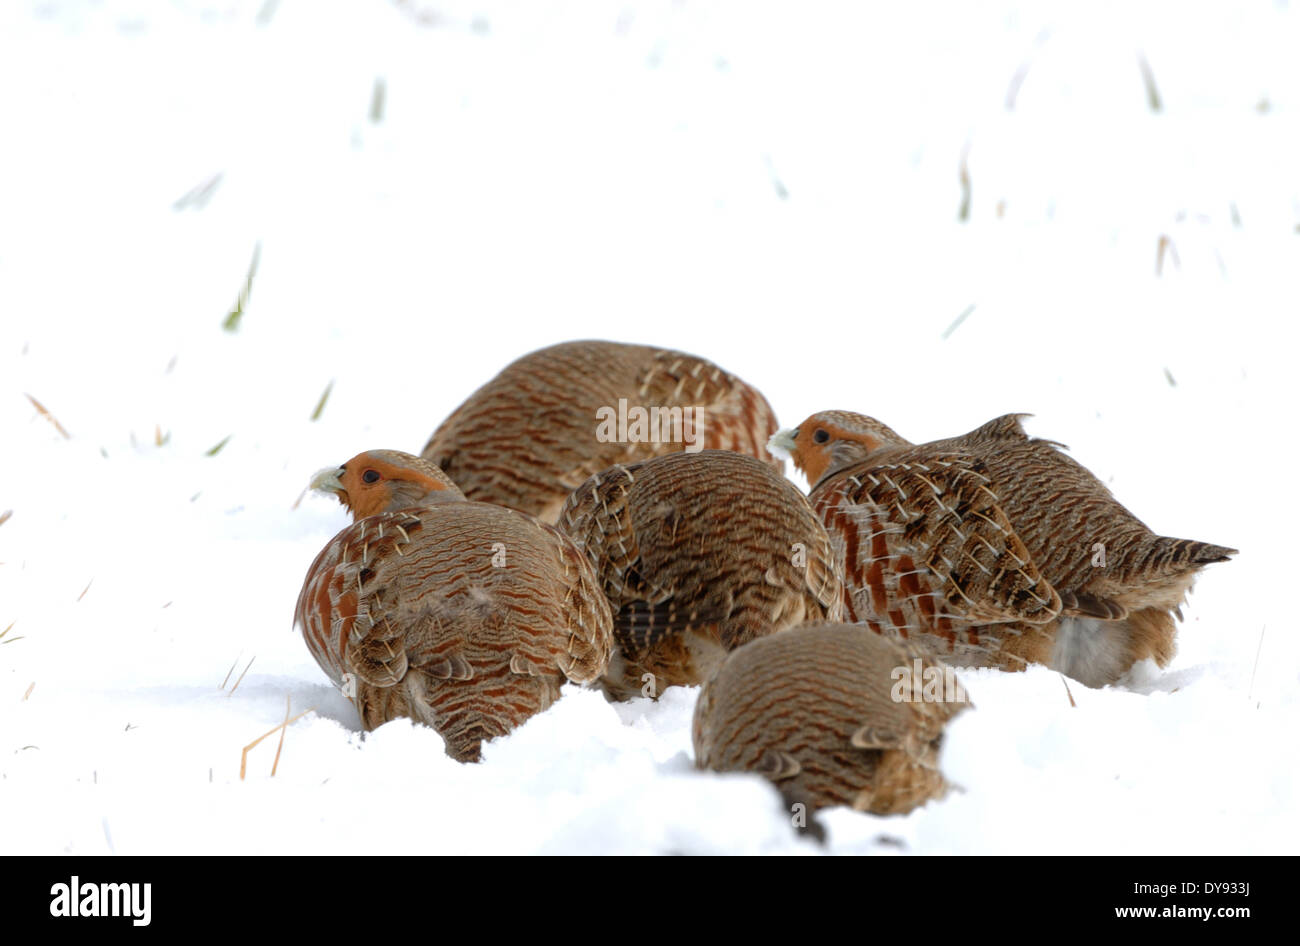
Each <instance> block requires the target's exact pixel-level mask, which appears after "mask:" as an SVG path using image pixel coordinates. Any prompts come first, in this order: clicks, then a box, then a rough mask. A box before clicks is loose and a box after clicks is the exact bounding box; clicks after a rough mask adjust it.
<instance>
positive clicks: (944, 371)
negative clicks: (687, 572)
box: [0, 0, 1300, 854]
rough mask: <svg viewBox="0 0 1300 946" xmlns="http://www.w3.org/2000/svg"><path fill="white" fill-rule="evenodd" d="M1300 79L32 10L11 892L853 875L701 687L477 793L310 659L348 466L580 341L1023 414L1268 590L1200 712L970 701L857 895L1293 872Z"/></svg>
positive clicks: (840, 829) (1038, 26)
mask: <svg viewBox="0 0 1300 946" xmlns="http://www.w3.org/2000/svg"><path fill="white" fill-rule="evenodd" d="M1297 49H1300V9H1296V8H1295V4H1294V3H1292V4H1288V3H1283V2H1276V3H1273V2H1256V3H1232V4H1218V3H1215V4H1188V3H1181V2H1177V3H1176V2H1169V3H1115V4H1100V3H1086V4H1085V3H1073V2H1070V3H1060V4H1043V5H1028V4H1023V5H1022V4H1015V5H1012V4H991V3H979V4H968V3H952V4H940V5H936V4H887V5H883V4H882V5H876V4H871V5H868V4H859V3H843V4H830V3H797V4H796V3H785V4H762V3H755V2H751V0H734V2H705V0H683V2H676V3H669V2H660V3H649V2H646V3H633V2H625V3H610V2H598V0H591V2H586V3H581V2H568V3H541V2H534V0H516V2H510V3H504V2H503V3H493V2H487V0H481V2H462V0H447V2H436V3H434V2H428V0H421V2H412V3H396V2H381V0H371V2H356V0H352V2H332V3H321V2H310V3H309V2H305V0H281V2H279V3H276V2H275V0H269V2H263V0H252V2H247V3H236V2H217V0H212V2H204V0H191V2H181V0H176V2H170V3H169V2H162V0H157V2H146V0H136V2H90V0H85V2H73V0H68V2H53V0H43V2H30V3H19V2H14V3H5V4H0V433H2V434H3V439H2V440H0V443H2V444H3V446H2V447H0V451H2V453H0V516H4V515H5V514H6V511H8V510H11V511H12V515H11V516H9V518H8V519H7V521H4V522H3V523H0V631H5V630H6V628H7V632H6V633H5V635H4V636H3V637H0V707H3V709H2V710H0V852H3V853H58V852H72V853H82V854H94V853H104V852H108V851H115V852H117V853H120V854H136V853H217V852H220V853H244V852H320V853H343V852H352V851H358V852H374V853H386V852H451V853H456V852H533V851H541V852H696V853H705V852H788V853H813V852H816V851H818V850H822V849H820V848H818V847H817V846H816V845H814V844H813V843H812V842H811V841H807V840H797V839H796V838H795V837H794V835H793V833H792V832H791V831H790V828H789V823H788V820H789V819H788V814H785V813H783V812H782V811H781V810H780V808H779V806H778V803H777V801H776V796H775V795H774V793H772V792H771V791H770V789H769V788H768V787H767V786H766V784H765V783H764V782H762V781H760V780H759V779H758V778H757V777H749V776H726V777H723V776H712V775H703V774H699V773H696V772H695V771H694V770H693V769H692V765H691V745H690V725H689V723H690V715H691V711H692V707H693V703H694V699H695V691H693V690H684V689H675V690H671V691H669V692H668V693H667V694H666V695H665V696H664V698H663V699H662V700H660V702H658V703H657V704H656V703H651V702H649V701H644V700H642V701H634V702H632V703H629V704H626V705H620V706H612V705H609V704H607V703H606V702H605V701H604V700H603V699H602V698H601V697H600V696H599V695H598V694H596V693H594V692H590V691H582V690H578V689H576V688H570V689H569V690H568V691H567V693H566V695H565V697H564V698H563V699H562V700H561V701H560V702H559V703H558V704H557V705H556V706H555V707H553V708H552V709H551V710H550V711H548V712H547V713H545V714H542V715H541V716H539V717H536V718H534V719H533V720H531V721H530V722H529V723H527V724H526V725H525V726H524V727H522V728H521V729H519V730H517V731H516V732H514V733H512V734H511V735H510V736H508V737H506V738H504V739H501V740H498V741H496V742H494V743H491V744H489V745H487V746H486V747H485V750H484V760H485V761H484V763H483V764H482V765H478V766H462V765H458V764H457V763H454V762H452V761H451V760H449V759H448V758H446V757H445V756H444V755H443V753H442V746H441V741H440V739H439V737H438V736H437V735H436V734H435V733H433V732H432V731H430V730H427V729H422V728H419V727H416V726H413V725H411V724H408V723H406V722H396V723H391V724H389V725H387V726H384V727H382V728H381V729H379V730H378V731H376V732H375V733H373V734H370V735H369V736H368V737H367V738H366V739H365V740H364V741H363V740H362V738H361V736H360V733H359V732H358V726H357V721H356V718H355V714H354V713H353V711H352V709H351V707H350V705H349V704H348V702H347V701H346V700H345V699H344V698H343V697H342V696H341V695H340V694H338V693H337V692H336V691H335V690H334V689H333V688H331V687H330V686H329V684H328V683H327V681H326V678H325V676H324V675H323V674H322V673H321V671H320V670H319V669H318V668H317V667H316V665H315V663H314V662H313V661H312V659H311V657H310V656H309V654H308V652H307V649H306V647H305V646H304V644H303V642H302V640H301V639H300V638H299V637H298V635H297V634H296V633H294V632H293V631H292V629H291V616H292V609H293V603H294V600H295V597H296V595H297V593H298V589H299V587H300V584H301V581H302V578H303V575H304V573H305V571H306V568H307V566H308V564H309V563H310V562H311V560H312V558H313V556H314V555H315V553H316V552H317V551H318V549H319V548H320V547H321V546H322V545H323V544H324V543H325V542H326V540H327V539H328V538H329V537H330V536H331V535H333V533H334V532H335V531H337V530H338V529H339V528H341V527H342V525H343V524H344V523H345V521H346V518H345V514H344V512H343V510H342V509H341V508H340V507H339V506H338V505H337V504H334V503H332V502H330V501H327V500H325V499H322V498H320V497H316V496H310V497H308V498H306V499H303V500H302V502H301V504H299V505H298V506H297V507H296V508H295V500H296V499H298V497H299V494H300V493H301V491H302V488H303V486H304V485H305V483H306V481H307V479H308V478H309V476H310V475H311V473H312V472H313V471H314V470H316V469H317V468H319V467H322V466H325V465H329V464H334V463H338V462H341V461H342V460H345V459H347V458H348V457H350V456H352V455H353V454H355V453H357V452H358V451H360V450H361V449H365V448H371V447H393V448H403V449H408V450H416V451H418V450H419V448H420V447H422V446H423V444H424V442H425V439H426V437H427V436H428V434H429V433H430V432H431V431H432V430H433V428H434V427H435V426H436V424H437V423H438V422H439V421H440V420H441V419H442V418H443V417H444V416H445V415H446V414H447V413H448V411H450V410H451V409H452V408H453V407H454V406H455V405H456V404H457V403H459V402H460V400H461V399H462V398H464V397H465V395H467V394H468V393H469V392H470V391H471V390H472V389H473V388H474V387H476V386H477V385H478V384H480V383H481V382H483V381H485V380H486V379H487V378H488V377H490V376H491V375H492V374H493V373H495V372H496V371H497V370H498V369H499V368H500V367H501V366H503V365H504V364H506V363H507V362H508V361H510V360H511V359H513V358H515V357H516V356H518V355H519V354H522V353H524V352H526V351H529V350H531V349H534V348H537V347H540V346H542V345H546V344H549V343H552V342H555V341H560V340H564V339H570V338H579V337H602V338H613V339H619V340H624V341H640V342H653V343H658V344H663V345H668V346H672V347H677V348H683V349H686V350H689V351H692V352H696V353H698V354H701V355H704V356H706V357H709V358H713V359H714V360H716V361H718V362H719V363H721V364H722V365H724V366H725V367H727V368H728V369H730V370H732V371H734V372H736V373H738V374H740V375H741V376H742V377H744V378H745V379H747V380H749V381H751V382H752V383H754V384H756V385H757V386H758V387H759V388H761V389H762V390H763V391H764V392H765V393H766V394H767V396H768V398H769V399H770V400H771V402H772V404H773V405H774V406H775V408H776V410H777V411H778V413H779V414H780V416H781V418H782V420H783V421H784V422H786V423H789V424H794V423H797V422H798V421H800V420H802V419H803V418H804V417H805V416H807V415H808V414H810V413H812V412H813V411H816V410H820V409H827V408H844V409H851V410H858V411H862V412H864V413H869V414H873V415H875V416H877V417H879V418H881V419H882V420H884V421H885V422H886V423H888V424H890V425H891V426H893V427H894V428H895V429H897V430H898V431H899V432H900V433H902V434H904V435H905V436H908V437H911V438H912V439H914V440H925V439H932V438H935V437H940V436H948V435H953V434H956V433H959V432H962V431H965V430H968V429H970V428H971V427H974V426H976V425H977V424H979V423H982V422H983V421H985V420H987V419H989V418H991V417H993V416H995V415H997V414H1001V413H1005V412H1008V411H1030V412H1033V413H1034V414H1035V415H1036V416H1035V418H1034V419H1033V420H1032V421H1031V422H1030V429H1031V431H1032V432H1033V433H1036V434H1039V435H1042V436H1048V437H1050V438H1052V439H1056V440H1060V441H1063V442H1065V443H1067V444H1069V445H1070V446H1071V448H1072V451H1073V455H1074V456H1076V457H1077V458H1078V459H1079V460H1081V461H1082V462H1084V463H1085V464H1087V465H1088V466H1089V467H1090V468H1092V469H1093V470H1094V471H1096V472H1097V473H1098V474H1099V475H1100V476H1101V477H1102V479H1103V480H1105V481H1106V482H1108V483H1109V484H1110V485H1111V487H1112V488H1113V489H1114V491H1115V492H1116V494H1117V495H1118V497H1119V498H1120V499H1121V500H1122V501H1123V502H1125V503H1126V504H1128V505H1129V506H1130V507H1131V508H1132V509H1133V510H1134V511H1135V512H1136V513H1137V514H1138V515H1139V516H1141V517H1142V518H1143V519H1144V520H1146V521H1147V523H1148V524H1149V525H1151V526H1152V527H1153V528H1155V529H1156V530H1158V531H1161V532H1165V533H1168V534H1173V535H1179V536H1184V537H1189V538H1197V539H1204V540H1208V541H1213V542H1218V543H1222V544H1225V545H1231V546H1235V547H1237V548H1239V549H1241V554H1240V555H1239V556H1238V557H1237V558H1236V559H1235V560H1234V561H1232V562H1231V563H1228V564H1224V565H1216V566H1212V567H1211V568H1209V569H1208V571H1207V573H1206V574H1205V575H1204V576H1203V578H1202V580H1201V582H1200V584H1199V586H1198V587H1197V589H1196V593H1195V594H1194V595H1193V597H1192V598H1191V600H1190V602H1189V606H1188V607H1187V608H1186V609H1185V613H1186V614H1187V620H1186V622H1185V623H1184V624H1183V625H1182V629H1181V631H1180V634H1179V654H1178V657H1177V658H1176V660H1175V661H1174V663H1173V664H1172V665H1171V666H1170V667H1169V668H1167V669H1165V670H1164V671H1158V670H1156V669H1155V668H1154V667H1144V668H1139V670H1138V671H1137V672H1135V674H1134V675H1133V678H1132V679H1130V680H1129V681H1126V685H1124V686H1120V687H1114V688H1110V689H1107V690H1102V691H1093V690H1088V689H1086V688H1084V687H1083V686H1081V685H1078V684H1071V685H1070V687H1069V689H1070V692H1071V693H1072V694H1073V699H1074V701H1075V702H1076V703H1077V706H1071V703H1070V699H1069V697H1068V696H1067V693H1066V687H1065V686H1064V685H1063V682H1062V678H1061V677H1060V676H1059V675H1057V674H1054V673H1051V672H1048V671H1046V670H1044V669H1036V670H1033V671H1030V672H1028V673H1024V674H1017V675H1007V674H1001V673H998V672H994V671H979V672H970V673H963V674H962V679H963V682H964V683H965V684H966V686H967V688H968V689H969V691H970V693H971V694H972V697H973V699H974V701H975V705H976V710H975V711H974V712H970V713H966V714H963V715H962V716H961V717H959V718H958V720H957V721H956V722H955V723H954V725H953V726H952V728H951V730H950V738H949V741H948V743H947V747H946V750H945V754H944V758H943V766H944V768H945V770H946V771H947V772H948V773H949V774H950V776H951V777H952V778H953V779H954V780H955V781H957V782H959V783H961V784H962V785H963V786H964V791H963V792H962V793H959V794H954V795H951V796H950V797H949V798H947V799H946V800H944V801H942V802H939V803H932V804H930V805H929V806H927V807H926V808H924V809H922V810H919V811H916V812H914V813H913V814H911V815H909V816H907V817H904V818H874V817H869V816H865V815H859V814H855V813H853V812H850V811H847V810H836V811H833V812H830V813H829V814H827V815H826V816H825V818H824V821H825V824H826V826H827V828H828V830H829V846H828V848H826V850H830V851H833V852H842V853H859V852H876V851H879V852H885V853H898V852H911V853H948V852H1059V853H1111V852H1124V853H1136V852H1147V853H1157V852H1158V853H1202V852H1263V851H1275V852H1287V851H1290V852H1294V851H1295V850H1296V849H1297V847H1298V842H1300V815H1298V814H1297V807H1298V806H1297V793H1298V791H1300V762H1298V761H1297V760H1298V759H1300V755H1298V754H1297V752H1296V748H1297V747H1296V733H1297V732H1300V699H1298V691H1300V647H1298V646H1297V633H1296V631H1297V626H1296V625H1297V621H1296V618H1295V609H1294V606H1293V605H1291V603H1290V600H1289V596H1290V593H1291V592H1292V591H1293V590H1295V588H1296V585H1297V582H1296V579H1295V577H1294V568H1295V553H1294V548H1295V542H1294V536H1295V535H1296V530H1297V516H1296V513H1295V508H1294V501H1293V498H1292V496H1291V493H1292V490H1293V487H1292V485H1291V484H1292V480H1293V479H1294V477H1295V475H1296V471H1297V469H1300V467H1298V466H1297V464H1298V463H1300V458H1298V457H1297V450H1296V446H1295V444H1296V439H1295V437H1294V435H1293V431H1292V423H1291V416H1290V415H1291V414H1292V413H1293V411H1294V410H1295V408H1296V405H1297V402H1298V400H1300V399H1297V396H1296V393H1297V389H1298V385H1297V382H1296V368H1295V366H1294V361H1295V358H1296V354H1297V328H1296V326H1297V317H1298V316H1300V280H1298V279H1297V274H1298V273H1300V232H1298V229H1297V228H1298V226H1300V177H1298V176H1297V169H1298V168H1300V57H1298V56H1296V54H1295V53H1296V50H1297ZM1142 63H1145V64H1146V65H1145V68H1146V69H1147V71H1148V73H1149V75H1150V77H1151V79H1152V81H1153V83H1154V87H1155V89H1156V90H1157V94H1158V97H1159V104H1160V109H1159V111H1158V112H1157V111H1155V110H1153V108H1152V103H1151V94H1150V91H1149V89H1148V87H1147V83H1146V82H1145V81H1144V78H1143V68H1144V67H1143V65H1142ZM963 169H964V171H963ZM963 177H964V178H965V180H966V181H968V183H969V201H968V203H967V206H966V210H965V213H964V215H963V213H962V208H963V203H964V193H963ZM963 216H964V219H963ZM1162 245H1163V250H1161V247H1162ZM259 247H260V249H258V248H259ZM255 254H256V256H257V268H256V273H255V277H254V279H253V281H252V286H251V294H250V295H249V296H248V298H247V300H246V305H245V306H244V309H243V316H242V318H241V319H240V320H239V322H238V325H237V330H236V331H226V330H225V329H223V322H225V320H226V317H227V315H228V314H229V313H230V311H231V309H232V308H233V307H234V305H235V303H236V300H237V299H238V298H239V297H240V292H241V289H242V288H243V287H244V285H245V282H246V279H247V276H248V273H249V268H250V262H251V261H252V260H253V258H254V255H255ZM972 307H973V308H972ZM963 313H967V314H966V317H965V318H964V319H962V320H961V321H960V323H959V324H956V325H955V327H954V323H957V322H958V319H959V317H961V316H962V315H963ZM331 384H332V389H331V390H330V394H329V397H328V400H327V402H326V403H325V405H324V408H323V409H322V410H321V411H320V413H319V418H318V419H315V420H313V419H312V414H313V411H314V410H315V408H316V407H317V405H318V402H319V401H320V399H321V396H322V393H323V392H324V391H325V390H326V388H327V386H329V385H331ZM28 396H30V397H31V398H35V399H36V401H38V402H39V403H40V404H41V405H43V406H44V408H46V409H47V410H48V412H49V415H50V416H48V417H47V416H45V415H43V414H42V413H41V412H40V411H39V410H38V409H37V408H36V406H35V405H34V404H33V402H32V401H31V400H29V397H28ZM51 419H54V420H57V422H58V424H59V425H61V427H62V429H63V430H64V431H66V436H65V435H64V434H63V433H61V432H60V429H57V428H56V426H55V424H54V423H52V422H51ZM227 438H228V439H227ZM221 443H224V447H223V448H222V449H220V450H219V451H217V452H216V453H215V455H209V453H211V452H212V448H214V447H215V446H216V445H218V444H221ZM801 485H803V484H802V483H801ZM1257 657H1258V661H1257ZM250 661H252V665H251V667H247V672H246V673H244V675H243V676H242V679H241V680H240V681H239V683H238V686H237V687H236V686H235V683H236V679H237V678H239V677H240V674H241V673H243V672H244V671H245V669H246V666H247V665H248V664H249V662H250ZM232 667H233V673H228V672H229V671H230V670H231V668H232ZM223 681H224V686H223ZM286 702H287V703H288V705H289V707H290V710H291V712H292V713H294V714H298V713H299V712H301V711H304V710H307V709H313V710H314V711H313V712H311V713H308V714H307V715H305V716H304V717H302V718H301V719H299V720H298V721H297V722H295V723H293V725H291V726H290V727H288V729H287V731H286V734H285V737H284V741H283V747H282V749H281V752H280V757H279V762H278V768H277V770H276V772H275V774H274V776H272V764H273V760H274V759H275V756H276V748H277V742H278V739H279V736H278V734H277V735H275V736H272V737H270V738H268V739H266V740H264V741H263V742H261V743H260V744H258V745H257V746H256V747H255V748H253V749H252V750H250V751H249V753H248V760H247V761H248V768H247V777H246V778H245V779H243V780H241V778H240V760H241V750H242V749H243V747H244V746H245V745H246V744H248V743H250V742H252V741H253V740H254V739H256V738H257V737H258V736H260V735H262V734H263V733H265V732H267V731H268V730H271V729H272V728H273V727H275V726H277V725H278V724H279V723H280V722H281V721H282V720H283V719H284V717H285V712H286Z"/></svg>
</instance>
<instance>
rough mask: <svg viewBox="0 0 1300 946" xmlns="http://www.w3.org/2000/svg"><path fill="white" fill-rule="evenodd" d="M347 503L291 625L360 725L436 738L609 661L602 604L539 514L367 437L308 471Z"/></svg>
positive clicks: (490, 728)
mask: <svg viewBox="0 0 1300 946" xmlns="http://www.w3.org/2000/svg"><path fill="white" fill-rule="evenodd" d="M311 485H312V486H313V487H314V488H316V489H318V490H325V491H328V492H332V493H335V494H337V496H338V498H339V500H340V502H342V503H343V504H344V505H345V506H347V507H348V508H349V509H350V510H351V512H352V516H353V519H354V522H353V524H352V525H350V526H348V527H347V528H346V529H344V530H343V531H342V532H340V533H339V534H338V535H336V536H335V537H334V538H333V539H332V540H331V541H330V543H329V544H328V545H326V546H325V548H324V550H323V551H322V552H321V553H320V554H319V555H318V556H316V561H315V562H313V563H312V566H311V568H310V569H309V570H308V572H307V579H306V581H305V582H304V583H303V587H302V593H301V594H300V595H299V596H298V607H297V611H296V613H295V625H296V626H298V627H300V628H301V629H302V634H303V637H304V638H305V639H306V641H307V646H308V648H309V649H310V650H311V652H312V656H314V657H315V658H316V662H317V663H318V664H320V666H321V669H323V670H324V671H325V673H326V674H327V675H328V676H329V677H330V679H331V680H333V681H334V683H335V684H336V685H337V686H340V687H342V688H343V690H344V692H345V693H347V694H348V695H349V696H351V698H352V700H353V702H354V703H355V704H356V707H357V710H358V712H359V713H360V715H361V722H362V725H363V726H364V727H365V728H366V729H373V728H375V727H376V726H379V725H380V724H381V723H384V722H387V721H388V720H390V719H394V718H395V717H399V716H407V717H410V718H412V719H415V720H418V721H420V722H422V723H425V724H426V725H429V726H431V727H433V728H434V729H436V730H437V731H438V732H439V733H440V734H441V735H442V737H443V739H444V741H445V742H446V747H447V754H448V755H450V756H451V757H452V758H454V759H458V760H460V761H462V762H475V761H478V759H479V748H480V743H481V742H482V741H483V740H484V739H491V738H492V737H494V736H500V735H502V734H504V733H506V732H509V731H510V730H511V729H513V728H514V727H516V726H518V725H519V724H520V723H522V722H523V721H524V720H525V719H527V718H528V717H530V716H532V715H534V714H535V713H539V712H541V711H542V710H544V709H546V708H547V707H548V706H549V705H550V704H551V703H553V702H554V701H555V699H556V698H557V697H558V696H559V692H560V686H561V685H562V684H563V683H564V681H565V680H566V679H567V680H572V681H574V682H575V683H590V682H592V681H594V680H595V679H596V678H597V677H599V676H600V675H601V674H602V673H603V672H604V671H605V669H606V666H607V665H608V663H609V655H610V649H611V644H612V640H611V636H610V612H609V604H608V602H607V601H606V600H605V596H604V594H602V592H601V590H600V584H599V583H598V582H597V581H596V577H595V575H594V574H593V573H592V570H591V566H590V565H589V564H588V562H587V560H586V558H585V557H584V556H583V554H582V552H581V551H580V550H579V549H578V547H577V546H576V545H574V544H573V542H571V541H570V540H569V539H567V538H566V537H565V536H563V535H561V534H560V533H559V532H558V531H556V529H555V528H554V527H553V526H548V525H543V524H541V523H538V522H537V521H535V520H534V519H532V518H530V517H528V516H525V515H523V514H522V513H519V512H516V511H514V510H512V509H505V508H502V507H500V506H492V505H488V504H486V503H475V502H468V501H466V500H465V498H464V497H463V496H462V495H461V493H460V490H459V489H457V488H456V486H455V485H454V484H453V483H452V482H451V480H449V479H448V478H447V476H446V475H445V474H444V473H443V472H442V471H441V470H439V469H438V468H437V467H436V466H434V465H433V464H432V463H429V462H427V461H425V460H422V459H420V458H419V457H414V456H411V455H410V454H407V453H399V452H397V451H393V450H371V451H369V452H368V453H362V454H359V455H357V456H356V457H353V458H352V459H351V460H349V461H348V462H347V463H345V464H343V465H342V466H341V467H338V468H335V469H328V470H322V471H321V472H320V473H318V474H317V475H316V477H315V479H313V480H312V484H311Z"/></svg>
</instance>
